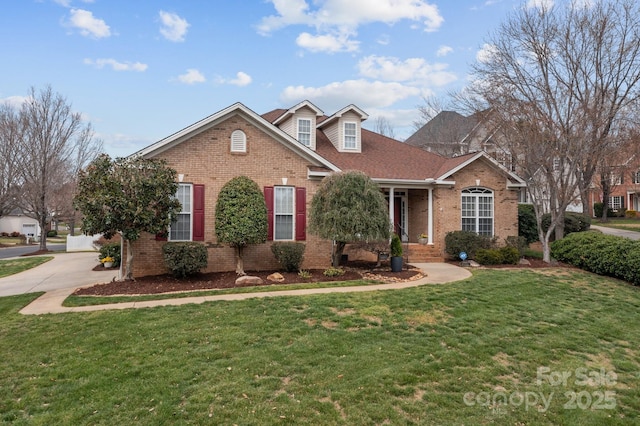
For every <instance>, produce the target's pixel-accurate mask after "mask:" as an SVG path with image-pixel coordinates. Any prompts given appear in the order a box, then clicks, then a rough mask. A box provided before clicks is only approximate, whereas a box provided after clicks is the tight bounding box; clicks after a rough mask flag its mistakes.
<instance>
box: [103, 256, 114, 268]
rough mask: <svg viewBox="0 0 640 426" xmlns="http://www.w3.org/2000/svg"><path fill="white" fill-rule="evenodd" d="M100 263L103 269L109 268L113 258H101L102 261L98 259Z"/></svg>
mask: <svg viewBox="0 0 640 426" xmlns="http://www.w3.org/2000/svg"><path fill="white" fill-rule="evenodd" d="M100 262H102V266H104V267H105V268H111V267H112V266H113V257H111V256H107V257H103V258H102V259H100Z"/></svg>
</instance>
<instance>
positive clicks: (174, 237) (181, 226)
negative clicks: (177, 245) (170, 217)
mask: <svg viewBox="0 0 640 426" xmlns="http://www.w3.org/2000/svg"><path fill="white" fill-rule="evenodd" d="M176 198H177V199H178V201H180V205H181V206H182V208H181V210H180V213H178V216H177V218H176V220H175V221H174V222H173V223H172V224H171V229H170V231H169V240H171V241H191V223H192V211H193V209H192V207H193V203H192V199H193V193H192V186H191V184H185V183H181V184H178V191H177V192H176Z"/></svg>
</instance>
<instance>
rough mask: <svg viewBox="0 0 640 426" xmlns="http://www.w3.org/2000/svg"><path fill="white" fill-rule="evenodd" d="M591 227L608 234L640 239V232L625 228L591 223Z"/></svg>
mask: <svg viewBox="0 0 640 426" xmlns="http://www.w3.org/2000/svg"><path fill="white" fill-rule="evenodd" d="M591 229H595V230H597V231H600V232H602V233H603V234H607V235H615V236H617V237H625V238H630V239H632V240H640V232H635V231H625V230H624V229H615V228H607V227H606V226H598V225H591Z"/></svg>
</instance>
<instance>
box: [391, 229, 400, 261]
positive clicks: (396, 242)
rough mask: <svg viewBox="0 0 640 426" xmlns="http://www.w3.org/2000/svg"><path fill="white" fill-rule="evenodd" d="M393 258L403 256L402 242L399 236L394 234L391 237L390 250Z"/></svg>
mask: <svg viewBox="0 0 640 426" xmlns="http://www.w3.org/2000/svg"><path fill="white" fill-rule="evenodd" d="M389 250H390V252H391V256H392V257H399V256H402V240H400V237H399V236H398V234H393V235H392V236H391V246H390V248H389Z"/></svg>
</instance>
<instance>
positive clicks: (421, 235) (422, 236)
mask: <svg viewBox="0 0 640 426" xmlns="http://www.w3.org/2000/svg"><path fill="white" fill-rule="evenodd" d="M418 238H429V236H428V235H427V234H425V233H424V232H423V233H422V234H420V235H418Z"/></svg>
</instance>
